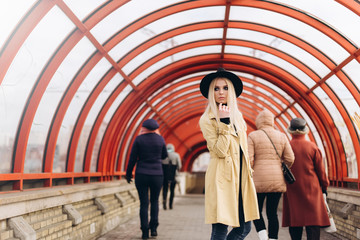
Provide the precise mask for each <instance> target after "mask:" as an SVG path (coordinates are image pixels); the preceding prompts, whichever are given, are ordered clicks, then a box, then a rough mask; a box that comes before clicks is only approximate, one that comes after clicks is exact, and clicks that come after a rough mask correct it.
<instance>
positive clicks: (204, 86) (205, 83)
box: [200, 71, 243, 98]
mask: <svg viewBox="0 0 360 240" xmlns="http://www.w3.org/2000/svg"><path fill="white" fill-rule="evenodd" d="M221 77H222V78H227V79H229V80H230V81H231V82H232V84H233V85H234V89H235V93H236V97H239V96H240V95H241V93H242V91H243V84H242V81H241V79H240V78H239V77H238V76H236V75H235V74H234V73H232V72H228V71H217V72H214V73H209V74H208V75H206V76H205V77H204V78H203V79H202V80H201V82H200V92H201V94H202V95H203V96H204V97H205V98H208V95H209V87H210V83H211V82H212V80H214V79H215V78H221Z"/></svg>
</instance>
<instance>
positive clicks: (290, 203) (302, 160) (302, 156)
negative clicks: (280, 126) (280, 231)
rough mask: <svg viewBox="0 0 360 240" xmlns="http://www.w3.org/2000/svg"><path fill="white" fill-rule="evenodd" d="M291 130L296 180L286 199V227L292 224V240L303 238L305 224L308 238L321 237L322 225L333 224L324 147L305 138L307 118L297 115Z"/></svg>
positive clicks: (284, 205) (290, 227) (283, 223)
mask: <svg viewBox="0 0 360 240" xmlns="http://www.w3.org/2000/svg"><path fill="white" fill-rule="evenodd" d="M288 132H289V133H290V134H291V136H292V140H291V141H290V145H291V147H292V150H293V151H294V155H295V161H294V164H293V166H292V167H291V171H292V173H293V174H294V176H295V179H296V181H295V182H294V183H293V184H291V186H288V188H287V192H286V193H285V194H284V199H283V219H282V225H283V227H289V233H290V236H291V239H292V240H301V237H302V232H303V227H305V229H306V235H307V239H308V240H319V239H320V227H324V226H329V225H330V221H329V216H328V213H327V210H326V206H325V201H324V198H323V193H325V194H326V191H327V187H328V185H329V180H328V178H327V176H326V173H325V168H324V163H323V158H322V154H321V151H320V149H319V148H318V147H317V146H316V145H315V143H313V142H310V141H308V140H306V139H305V136H306V134H307V133H308V132H309V129H308V127H307V126H306V121H305V120H304V119H302V118H294V119H292V120H291V122H290V127H289V128H288Z"/></svg>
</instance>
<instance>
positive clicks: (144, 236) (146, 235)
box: [141, 228, 149, 239]
mask: <svg viewBox="0 0 360 240" xmlns="http://www.w3.org/2000/svg"><path fill="white" fill-rule="evenodd" d="M141 231H142V235H141V239H149V229H148V228H145V229H141Z"/></svg>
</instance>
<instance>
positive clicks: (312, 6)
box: [278, 0, 360, 43]
mask: <svg viewBox="0 0 360 240" xmlns="http://www.w3.org/2000/svg"><path fill="white" fill-rule="evenodd" d="M278 2H282V3H285V4H289V5H291V6H294V7H296V8H300V9H302V10H304V11H307V12H309V13H311V14H313V15H315V16H316V17H318V18H320V19H322V20H323V21H325V22H327V23H329V24H330V25H332V26H333V27H335V28H337V29H340V30H341V31H340V32H342V33H344V34H345V35H346V36H347V37H348V38H350V39H351V40H352V41H353V42H355V43H358V42H360V32H359V31H354V29H359V28H360V19H359V16H357V15H356V14H355V13H353V12H352V11H350V10H349V9H347V8H346V7H344V6H342V5H341V4H339V3H337V2H336V1H327V0H317V1H311V0H305V1H304V0H303V1H293V0H280V1H278ZM324 6H326V7H324ZM349 23H351V24H349Z"/></svg>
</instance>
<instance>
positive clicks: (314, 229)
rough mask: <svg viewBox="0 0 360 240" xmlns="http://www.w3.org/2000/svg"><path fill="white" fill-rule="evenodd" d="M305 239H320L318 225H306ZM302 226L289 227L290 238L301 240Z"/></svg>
mask: <svg viewBox="0 0 360 240" xmlns="http://www.w3.org/2000/svg"><path fill="white" fill-rule="evenodd" d="M305 229H306V236H307V240H320V227H319V226H306V227H305ZM302 232H303V227H289V233H290V237H291V240H301V237H302Z"/></svg>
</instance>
